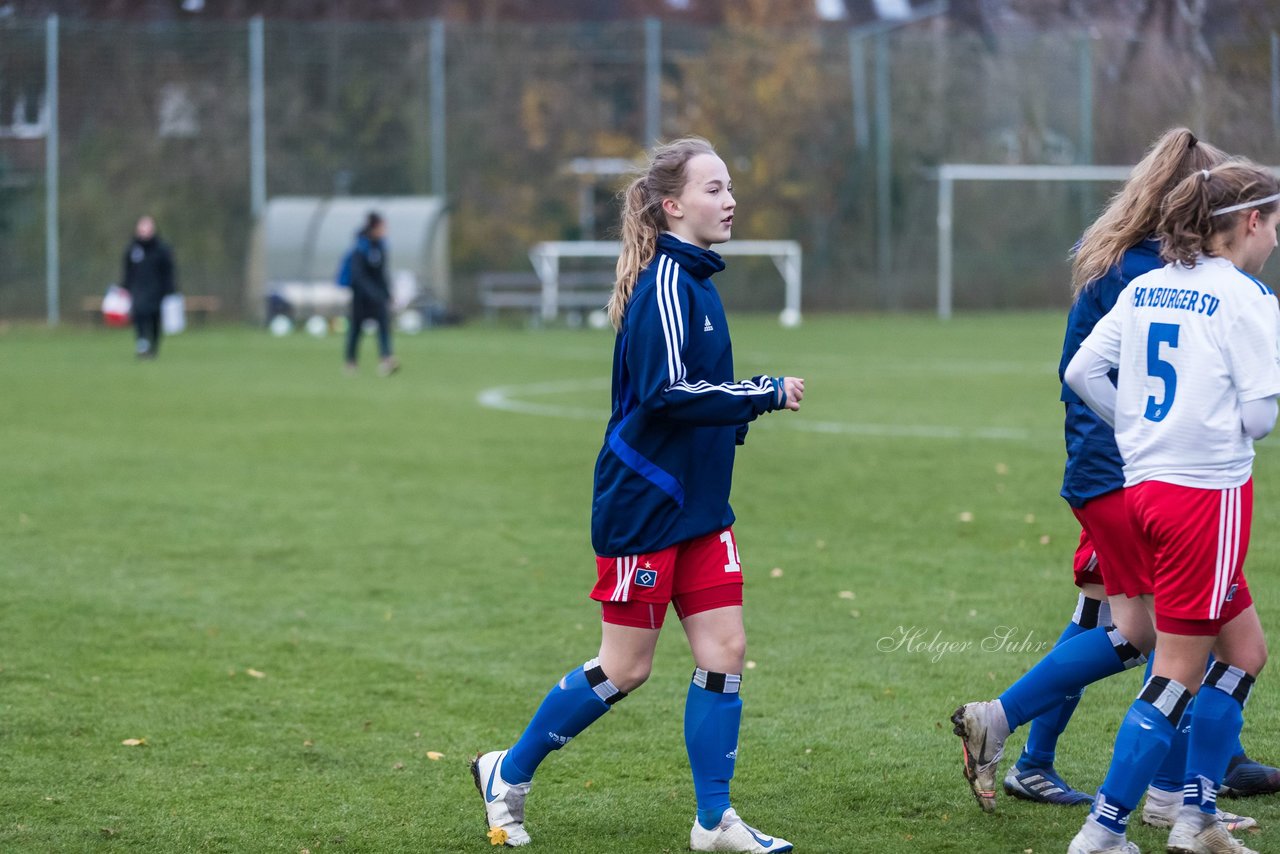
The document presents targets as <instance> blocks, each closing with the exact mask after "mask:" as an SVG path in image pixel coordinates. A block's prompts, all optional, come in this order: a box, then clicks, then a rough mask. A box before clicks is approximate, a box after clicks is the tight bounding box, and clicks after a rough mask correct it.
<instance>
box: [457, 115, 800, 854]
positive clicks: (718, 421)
mask: <svg viewBox="0 0 1280 854" xmlns="http://www.w3.org/2000/svg"><path fill="white" fill-rule="evenodd" d="M735 207H736V202H735V201H734V198H733V186H732V182H731V181H730V180H729V171H728V169H727V168H726V166H725V164H724V161H723V160H721V159H720V157H718V156H717V155H716V153H715V150H714V149H713V148H712V147H711V145H710V143H708V142H707V141H706V140H704V139H697V138H689V139H680V140H676V141H675V142H672V143H669V144H667V145H664V146H660V147H659V148H657V149H656V150H655V151H654V152H653V154H652V157H651V159H650V162H649V166H648V168H647V169H646V170H645V171H644V173H643V174H641V175H640V176H638V177H637V178H636V179H635V180H634V181H633V182H632V183H631V185H630V187H628V189H627V191H626V193H625V194H624V196H623V211H622V253H621V256H620V257H619V259H618V266H617V278H616V282H615V284H614V291H613V296H612V298H611V299H610V300H609V316H610V318H611V319H612V321H613V325H614V328H615V329H617V330H618V334H617V338H616V339H615V341H614V356H613V393H612V402H613V413H612V415H611V417H610V418H609V424H608V427H607V428H606V430H605V439H604V443H603V447H602V448H601V450H600V455H599V457H598V458H597V462H596V471H595V489H594V493H593V498H592V507H591V541H592V545H593V547H594V550H595V552H596V578H597V581H596V584H595V587H594V589H593V590H592V592H591V598H592V599H595V600H596V601H598V602H600V604H601V617H602V629H601V635H602V637H601V642H600V652H599V654H598V655H597V657H595V658H592V659H591V660H590V661H588V662H587V663H585V664H583V665H582V666H581V667H576V668H574V669H573V670H570V671H569V672H568V673H566V674H565V676H564V678H563V679H561V680H560V681H559V682H558V683H557V684H556V685H554V686H553V687H552V688H551V690H550V692H548V694H547V695H546V697H545V699H544V700H543V701H542V705H541V706H540V707H539V708H538V710H537V712H535V713H534V715H533V718H532V720H531V721H530V722H529V725H528V727H527V728H526V729H525V731H524V734H523V735H521V736H520V738H519V740H517V741H516V743H515V744H514V745H512V747H511V748H510V749H509V750H494V751H490V752H488V753H482V754H480V755H479V756H477V757H476V759H475V760H474V761H473V762H472V763H471V773H472V777H473V779H474V781H475V784H476V786H477V788H479V790H480V794H481V795H482V796H483V798H484V806H485V818H486V821H487V823H488V825H489V834H488V835H489V840H490V842H491V843H492V844H494V845H507V846H509V847H515V846H520V845H527V844H528V843H529V842H530V837H529V832H528V830H527V829H526V828H525V824H524V816H525V798H526V796H527V795H528V792H529V787H530V783H531V781H532V779H533V775H534V771H535V770H536V769H537V767H538V765H539V764H540V763H541V762H542V760H543V759H545V758H546V757H547V756H548V755H549V754H550V753H551V752H552V751H554V750H558V749H559V748H561V747H563V746H564V745H566V744H568V743H569V742H570V740H572V739H573V738H574V737H575V736H577V735H578V734H580V733H581V732H582V731H583V730H585V729H586V728H587V727H588V726H590V725H591V723H592V722H593V721H595V720H597V719H599V718H600V717H601V716H602V715H604V714H605V713H606V712H607V711H609V709H611V708H613V707H614V705H615V704H616V703H618V702H619V701H620V700H622V699H623V698H624V697H626V696H627V694H629V693H631V692H632V691H634V690H636V689H637V688H639V687H640V685H641V684H642V683H643V682H644V681H645V680H646V679H647V678H648V676H649V671H650V668H651V666H652V664H653V654H654V650H655V648H656V645H657V642H658V633H659V631H660V630H661V628H662V624H663V619H664V617H665V616H666V612H667V606H668V605H673V606H674V607H675V612H676V615H677V616H678V617H679V619H680V622H681V625H682V628H683V629H684V632H685V635H686V636H687V637H688V639H689V646H690V650H691V652H692V653H693V662H694V668H695V669H694V671H693V677H692V679H691V680H690V683H689V690H688V695H687V697H686V701H685V713H684V735H685V747H686V750H687V752H688V756H689V765H690V768H691V770H692V773H693V788H694V794H695V796H696V811H697V815H696V817H695V818H694V820H693V826H692V828H691V830H690V834H689V848H690V849H692V850H694V851H748V852H755V854H781V852H784V851H790V850H792V846H791V843H789V842H787V841H786V840H785V839H782V838H780V837H776V836H772V835H767V834H765V833H763V832H762V831H760V830H758V829H756V828H754V827H751V826H750V825H748V824H746V822H744V821H743V820H742V819H741V818H740V817H739V816H738V813H737V811H736V810H734V809H733V807H732V806H731V805H730V800H729V783H730V781H731V780H732V778H733V772H734V764H735V761H736V759H737V756H738V731H739V726H740V723H741V719H742V700H741V696H740V694H739V691H738V689H739V686H740V685H741V684H742V673H743V665H744V661H745V652H746V634H745V632H744V630H743V623H742V601H743V600H742V584H743V582H742V575H743V573H742V561H741V560H740V558H739V555H738V544H737V542H736V540H735V536H734V530H733V527H732V526H733V522H734V515H733V511H732V510H731V509H730V507H729V486H730V479H731V475H732V471H733V460H734V454H735V450H736V447H737V446H738V445H740V444H742V443H743V441H744V440H745V438H746V433H747V426H748V424H749V423H750V422H752V421H754V420H755V419H756V418H757V417H759V416H760V415H763V414H764V413H766V412H778V411H788V410H790V411H794V410H798V409H799V408H800V401H801V399H802V398H803V397H804V380H803V379H800V378H799V377H787V376H776V377H775V376H763V375H762V376H756V377H753V378H752V379H749V380H735V379H734V372H733V350H732V347H731V345H730V340H729V327H728V323H727V322H726V319H725V312H724V306H723V305H722V304H721V302H720V296H719V294H718V293H717V291H716V288H715V285H713V284H712V283H711V277H712V275H713V274H715V273H718V272H719V271H721V270H723V269H724V261H723V260H721V258H720V255H718V254H717V253H715V252H713V251H712V250H711V247H712V245H714V244H717V243H724V242H725V241H727V240H728V239H729V237H730V233H731V231H732V228H733V216H734V210H735ZM621 826H622V825H619V828H621ZM609 832H610V831H605V830H603V829H601V833H602V836H603V835H605V834H607V833H609ZM612 832H615V833H616V832H620V830H614V831H612Z"/></svg>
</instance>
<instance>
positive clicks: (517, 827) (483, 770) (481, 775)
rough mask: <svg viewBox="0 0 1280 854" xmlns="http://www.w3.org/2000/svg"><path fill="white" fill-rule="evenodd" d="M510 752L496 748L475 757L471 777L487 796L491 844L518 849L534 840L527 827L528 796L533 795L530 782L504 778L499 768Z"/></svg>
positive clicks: (486, 804) (487, 820)
mask: <svg viewBox="0 0 1280 854" xmlns="http://www.w3.org/2000/svg"><path fill="white" fill-rule="evenodd" d="M506 755H507V751H505V750H495V751H492V752H490V753H482V754H480V755H478V756H476V758H475V759H473V760H471V777H472V779H474V780H475V781H476V788H477V789H479V790H480V797H482V798H484V813H485V820H486V822H487V823H488V825H489V833H488V836H489V843H490V844H491V845H505V846H507V847H508V848H517V847H519V846H521V845H528V844H529V843H530V842H531V841H532V840H530V838H529V833H528V831H526V830H525V829H524V799H525V796H526V795H528V794H529V784H528V783H519V784H517V785H511V784H510V783H508V782H507V781H506V780H503V779H502V772H501V771H499V770H498V769H499V768H501V767H502V758H503V757H504V756H506Z"/></svg>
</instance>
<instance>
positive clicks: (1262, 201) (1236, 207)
mask: <svg viewBox="0 0 1280 854" xmlns="http://www.w3.org/2000/svg"><path fill="white" fill-rule="evenodd" d="M1278 199H1280V193H1276V194H1275V195H1274V196H1267V197H1266V198H1264V199H1254V200H1253V201H1251V202H1241V203H1240V204H1238V205H1232V206H1231V207H1228V208H1218V209H1217V210H1216V211H1209V216H1220V215H1222V214H1225V213H1235V212H1236V211H1242V210H1244V209H1245V208H1256V207H1258V206H1259V205H1265V204H1268V203H1269V202H1274V201H1276V200H1278Z"/></svg>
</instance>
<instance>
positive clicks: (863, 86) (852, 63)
mask: <svg viewBox="0 0 1280 854" xmlns="http://www.w3.org/2000/svg"><path fill="white" fill-rule="evenodd" d="M866 54H867V52H866V49H865V47H864V42H863V38H862V36H860V35H859V34H858V33H857V31H856V30H849V86H850V88H851V89H852V90H853V141H854V145H856V146H857V148H858V151H866V150H867V148H868V146H870V144H871V124H870V120H869V119H868V118H867V69H866V65H867V56H866Z"/></svg>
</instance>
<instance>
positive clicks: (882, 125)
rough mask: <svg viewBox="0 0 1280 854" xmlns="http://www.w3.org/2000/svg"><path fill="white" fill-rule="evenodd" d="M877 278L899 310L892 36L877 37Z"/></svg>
mask: <svg viewBox="0 0 1280 854" xmlns="http://www.w3.org/2000/svg"><path fill="white" fill-rule="evenodd" d="M875 38H876V50H875V58H876V275H877V276H878V277H879V279H880V291H881V294H882V295H883V297H884V304H885V307H886V308H891V309H894V308H898V306H899V304H900V302H901V300H900V299H899V294H898V292H897V289H896V288H894V286H893V282H892V281H891V278H890V277H891V275H892V273H893V259H892V252H893V243H892V239H893V235H892V234H891V231H890V230H891V228H892V226H893V200H892V199H891V198H890V197H889V194H890V192H892V182H891V180H890V179H891V177H892V170H893V161H892V156H893V131H892V126H891V124H890V122H891V118H890V115H891V109H892V105H891V104H890V103H889V97H890V86H889V36H888V35H887V34H885V33H878V34H876V37H875Z"/></svg>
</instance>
